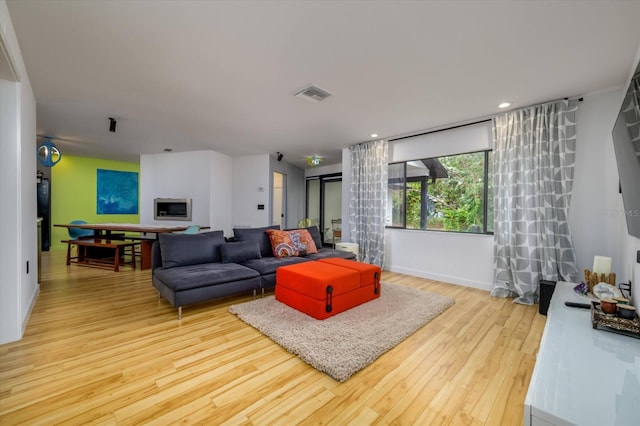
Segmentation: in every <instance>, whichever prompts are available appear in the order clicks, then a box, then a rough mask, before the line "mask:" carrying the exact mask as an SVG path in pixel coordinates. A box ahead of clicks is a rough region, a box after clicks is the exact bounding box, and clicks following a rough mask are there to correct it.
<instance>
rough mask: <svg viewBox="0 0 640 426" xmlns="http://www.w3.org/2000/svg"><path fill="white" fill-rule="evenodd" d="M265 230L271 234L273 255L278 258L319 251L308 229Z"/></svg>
mask: <svg viewBox="0 0 640 426" xmlns="http://www.w3.org/2000/svg"><path fill="white" fill-rule="evenodd" d="M265 232H266V233H267V234H268V235H269V240H271V248H272V249H273V255H274V256H275V257H277V258H282V257H292V256H306V255H307V254H312V253H317V252H318V249H317V247H316V244H315V243H314V242H313V238H312V237H311V234H310V233H309V231H307V230H306V229H296V230H293V231H279V230H276V229H268V230H267V231H265Z"/></svg>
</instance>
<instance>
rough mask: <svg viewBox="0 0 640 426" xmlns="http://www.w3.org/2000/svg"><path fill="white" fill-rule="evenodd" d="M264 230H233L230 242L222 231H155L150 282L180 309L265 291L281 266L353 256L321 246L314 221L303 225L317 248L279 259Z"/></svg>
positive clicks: (180, 317) (180, 315)
mask: <svg viewBox="0 0 640 426" xmlns="http://www.w3.org/2000/svg"><path fill="white" fill-rule="evenodd" d="M267 229H280V227H279V226H268V227H262V228H237V229H234V230H233V232H234V237H233V239H232V241H225V238H224V235H223V232H222V231H213V232H204V233H200V234H194V235H188V234H159V235H158V241H156V242H155V243H154V244H153V257H152V265H151V267H152V275H151V277H152V278H151V280H152V283H153V286H154V287H155V288H156V289H157V290H158V292H159V294H160V297H161V298H164V299H166V300H167V301H168V302H169V303H170V304H171V305H172V306H173V307H176V308H178V319H182V307H183V306H185V305H191V304H194V303H198V302H203V301H206V300H211V299H215V298H219V297H225V296H230V295H233V294H237V293H243V292H249V291H252V292H253V294H254V295H255V294H256V292H257V291H261V292H264V290H265V289H267V288H272V287H274V286H275V281H276V269H277V268H278V267H280V266H285V265H292V264H295V263H301V262H308V261H310V260H317V259H322V258H327V257H341V258H344V259H355V255H354V254H353V253H349V252H344V251H340V250H334V249H330V248H322V239H321V237H320V232H319V231H318V228H317V227H315V226H312V227H309V228H306V229H307V230H308V231H309V233H310V234H311V236H312V238H313V240H314V243H315V244H316V247H318V253H314V254H309V255H306V256H300V257H287V258H277V257H275V256H274V255H273V250H272V249H271V241H270V240H269V236H268V235H267V233H266V230H267Z"/></svg>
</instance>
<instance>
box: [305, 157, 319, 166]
mask: <svg viewBox="0 0 640 426" xmlns="http://www.w3.org/2000/svg"><path fill="white" fill-rule="evenodd" d="M321 161H322V158H320V157H318V156H317V155H314V156H313V157H309V158H307V164H308V165H310V166H318V165H320V162H321Z"/></svg>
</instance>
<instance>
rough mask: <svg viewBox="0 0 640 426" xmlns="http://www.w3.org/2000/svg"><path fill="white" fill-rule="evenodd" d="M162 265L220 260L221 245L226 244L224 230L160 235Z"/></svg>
mask: <svg viewBox="0 0 640 426" xmlns="http://www.w3.org/2000/svg"><path fill="white" fill-rule="evenodd" d="M158 240H159V243H160V253H161V256H162V266H163V267H165V268H175V267H177V266H185V265H195V264H198V263H210V262H220V245H222V244H224V233H223V231H212V232H203V233H201V234H193V235H190V234H172V233H161V234H159V235H158Z"/></svg>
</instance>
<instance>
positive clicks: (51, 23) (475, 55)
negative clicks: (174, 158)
mask: <svg viewBox="0 0 640 426" xmlns="http://www.w3.org/2000/svg"><path fill="white" fill-rule="evenodd" d="M7 3H8V6H9V12H10V15H11V19H12V21H13V25H14V27H15V31H16V33H17V36H18V41H19V43H20V49H21V51H22V55H23V58H24V62H25V64H26V67H27V71H28V74H29V78H30V81H31V84H32V86H33V90H34V92H35V97H36V101H37V133H38V135H39V136H43V135H48V136H52V137H54V138H55V139H54V142H55V143H56V145H58V147H60V149H61V151H62V152H63V154H65V153H67V154H75V155H82V156H91V157H98V158H109V159H119V160H128V161H137V160H138V156H139V155H140V154H155V153H161V152H162V151H163V149H164V148H172V149H173V150H174V151H175V152H180V151H193V150H204V149H210V150H215V151H218V152H221V153H225V154H228V155H231V156H237V155H247V154H271V155H275V153H276V152H282V153H283V154H284V161H288V162H291V163H294V164H297V165H300V166H303V167H304V166H305V163H304V158H305V157H307V156H310V155H314V154H316V155H320V156H324V157H326V161H325V164H330V163H336V162H339V161H340V149H342V148H344V147H346V146H349V145H351V144H355V143H359V142H364V141H367V140H370V139H371V138H370V136H369V135H370V134H371V133H374V132H375V133H377V134H379V135H380V137H383V138H388V137H393V136H399V135H404V134H409V133H415V132H419V131H421V130H425V129H430V128H435V127H439V126H443V125H447V124H452V123H457V122H460V121H466V120H470V119H473V118H477V117H486V116H487V115H490V114H494V113H496V112H498V108H497V105H498V104H499V103H500V102H502V101H504V100H508V101H511V102H512V103H513V105H512V108H514V107H515V108H517V107H520V106H526V105H530V104H535V103H539V102H544V101H548V100H553V99H557V98H563V97H570V96H577V95H586V94H590V93H594V92H598V91H603V90H608V89H613V88H617V87H622V86H623V84H624V83H625V81H626V79H627V77H628V73H629V71H630V69H631V67H632V62H633V60H634V57H635V55H636V52H637V50H638V47H639V45H640V24H639V22H640V1H624V0H623V1H606V0H603V1H577V0H576V1H560V0H558V1H543V0H540V1H518V0H512V1H481V0H478V1H472V0H468V1H310V0H307V1H268V0H265V1H178V0H166V1H142V0H128V1H127V0H121V1H106V0H105V1H98V0H84V1H80V0H71V1H61V0H48V1H44V0H8V2H7ZM309 83H313V84H315V85H317V86H319V87H320V88H322V89H325V90H327V91H329V92H330V93H332V94H333V95H334V96H332V97H330V98H329V99H327V100H325V101H323V102H321V103H317V104H313V103H308V102H305V101H304V100H301V99H298V98H296V97H294V96H293V95H292V93H294V92H295V91H296V90H297V89H300V88H302V87H304V86H305V85H307V84H309ZM108 117H114V118H116V119H117V132H116V133H110V132H109V131H108V129H109V120H108Z"/></svg>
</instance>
